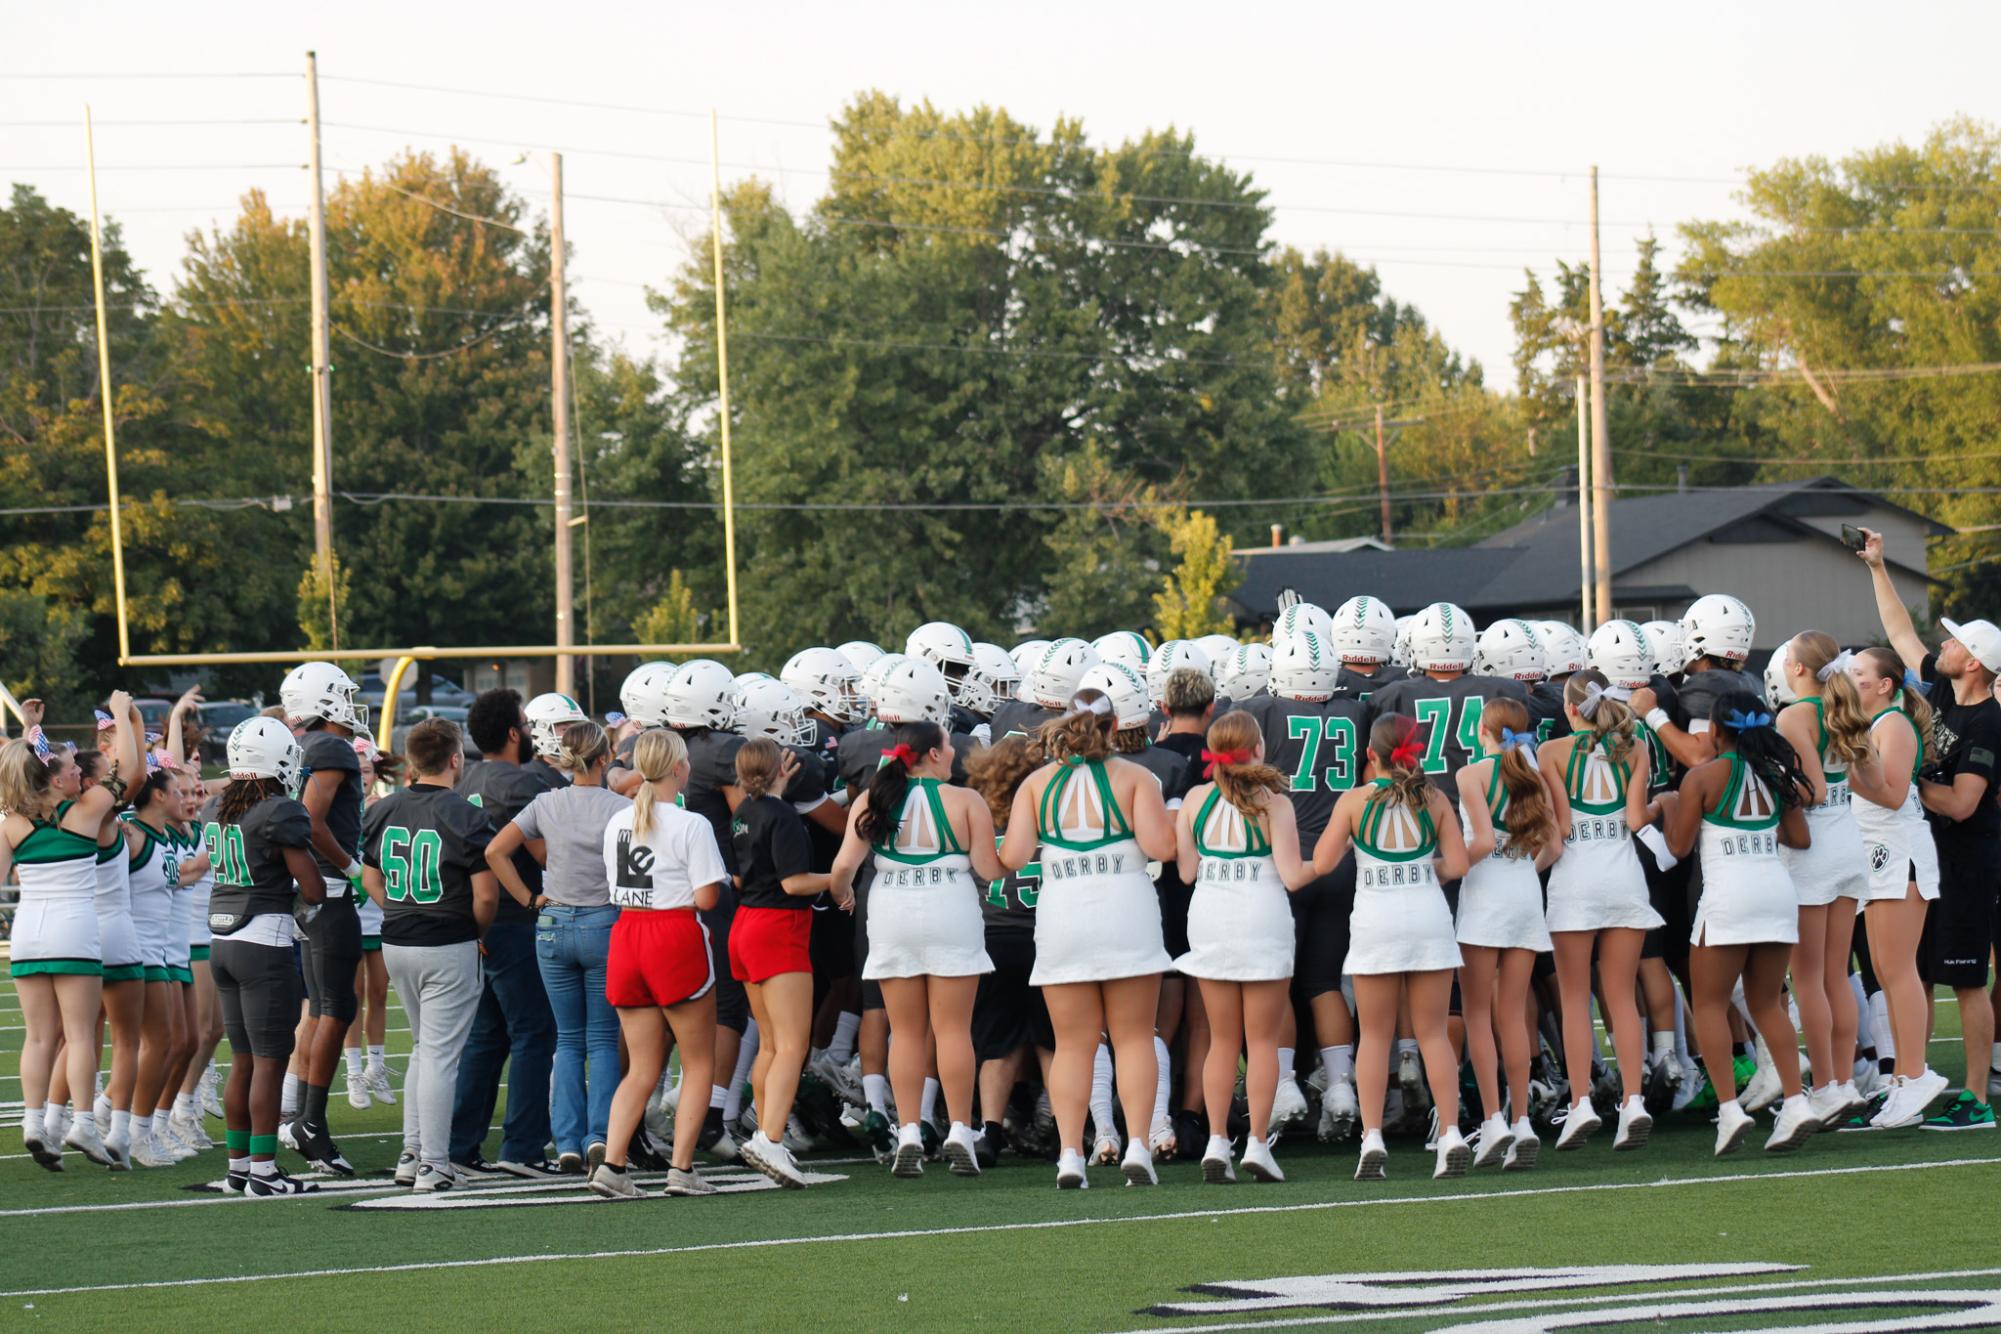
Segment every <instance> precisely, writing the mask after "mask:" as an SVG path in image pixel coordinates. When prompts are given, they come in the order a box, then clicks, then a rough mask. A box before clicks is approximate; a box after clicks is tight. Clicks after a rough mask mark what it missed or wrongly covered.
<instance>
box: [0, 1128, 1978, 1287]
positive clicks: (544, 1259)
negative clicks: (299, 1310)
mask: <svg viewBox="0 0 2001 1334" xmlns="http://www.w3.org/2000/svg"><path fill="white" fill-rule="evenodd" d="M1997 1162H2001V1158H1991V1157H1990V1158H1948V1159H1941V1160H1940V1161H1938V1162H1933V1163H1898V1164H1882V1165H1875V1166H1858V1167H1821V1168H1811V1169H1806V1170H1801V1171H1792V1172H1735V1173H1730V1174H1727V1175H1722V1176H1706V1177H1678V1178H1677V1177H1669V1178H1664V1179H1662V1180H1659V1181H1629V1182H1600V1183H1596V1184H1591V1185H1576V1186H1544V1187H1539V1188H1529V1189H1525V1190H1490V1191H1476V1192H1472V1193H1469V1194H1464V1195H1404V1196H1394V1197H1390V1198H1387V1199H1379V1200H1320V1201H1315V1202H1313V1203H1308V1204H1272V1205H1253V1206H1248V1207H1245V1208H1241V1209H1191V1210H1188V1211H1186V1212H1182V1213H1162V1214H1133V1215H1130V1216H1128V1217H1125V1218H1056V1219H1044V1220H1041V1221H1037V1222H1024V1223H988V1224H981V1225H979V1226H969V1227H935V1228H908V1229H904V1230H902V1231H889V1232H841V1233H829V1234H826V1235H824V1236H805V1237H768V1238H763V1239H751V1240H746V1241H714V1242H703V1243H698V1244H695V1245H689V1246H652V1247H641V1248H634V1249H630V1250H611V1251H579V1252H564V1251H544V1252H541V1253H539V1254H533V1255H497V1256H490V1257H487V1258H484V1259H473V1260H432V1261H423V1262H418V1263H411V1264H399V1265H357V1266H353V1267H350V1268H326V1269H293V1270H284V1271H279V1272H274V1273H267V1274H225V1275H220V1276H217V1277H213V1278H173V1279H152V1280H148V1281H144V1282H136V1283H97V1284H86V1285H81V1286H77V1287H63V1288H17V1289H13V1290H11V1291H5V1292H0V1299H7V1298H13V1297H55V1296H64V1295H71V1294H76V1293H85V1292H135V1291H146V1290H151V1289H156V1288H199V1287H209V1286H212V1285H215V1284H227V1283H262V1282H266V1281H268V1280H272V1279H301V1278H345V1277H348V1276H349V1275H353V1274H414V1273H429V1272H432V1271H435V1270H443V1269H484V1268H492V1267H497V1266H503V1265H528V1264H545V1263H548V1262H550V1261H558V1262H567V1261H576V1260H625V1259H648V1258H652V1257H656V1256H663V1255H697V1254H701V1253H703V1252H708V1251H736V1250H763V1249H767V1248H771V1247H778V1246H814V1245H820V1244H822V1243H826V1242H858V1241H906V1240H910V1239H912V1238H920V1237H957V1236H969V1235H976V1234H984V1233H993V1232H1040V1231H1048V1230H1051V1229H1057V1228H1075V1227H1100V1226H1117V1225H1121V1224H1130V1223H1178V1222H1195V1221H1199V1220H1202V1219H1214V1218H1233V1217H1246V1216H1254V1215H1262V1214H1271V1215H1277V1214H1301V1213H1322V1212H1325V1211H1327V1210H1331V1209H1373V1208H1379V1207H1382V1206H1386V1205H1411V1204H1416V1205H1425V1204H1463V1203H1467V1202H1469V1201H1477V1200H1511V1199H1520V1198H1522V1197H1523V1196H1533V1195H1581V1194H1590V1193H1596V1192H1601V1191H1626V1190H1657V1189H1661V1188H1663V1187H1668V1188H1673V1187H1680V1186H1719V1185H1731V1184H1737V1183H1742V1182H1746V1181H1776V1180H1785V1179H1800V1178H1809V1177H1835V1176H1860V1175H1865V1174H1873V1173H1879V1172H1924V1171H1936V1170H1938V1169H1941V1168H1954V1167H1984V1168H1992V1167H1994V1166H1995V1164H1996V1163H1997ZM292 1198H294V1199H308V1200H309V1199H311V1198H312V1197H311V1196H309V1195H308V1196H294V1197H292ZM230 1202H232V1203H240V1201H230ZM184 1203H186V1202H184V1201H172V1202H169V1203H168V1205H167V1206H166V1207H175V1206H177V1205H180V1204H184ZM258 1203H260V1204H267V1205H268V1203H269V1202H268V1201H259V1202H258ZM125 1207H127V1206H124V1205H110V1206H102V1205H99V1206H69V1207H63V1206H59V1207H57V1208H52V1209H8V1210H0V1218H7V1217H16V1216H32V1215H35V1214H54V1213H76V1212H88V1211H94V1210H96V1209H103V1208H113V1209H122V1208H125Z"/></svg>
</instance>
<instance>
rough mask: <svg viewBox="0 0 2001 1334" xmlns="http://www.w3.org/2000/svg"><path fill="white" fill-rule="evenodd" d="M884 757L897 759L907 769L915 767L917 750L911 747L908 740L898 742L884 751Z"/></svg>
mask: <svg viewBox="0 0 2001 1334" xmlns="http://www.w3.org/2000/svg"><path fill="white" fill-rule="evenodd" d="M882 757H883V758H884V759H885V760H895V761H896V762H897V763H898V764H900V765H902V766H903V767H904V768H906V769H910V768H915V767H916V765H917V752H916V751H914V750H912V749H911V748H910V745H909V743H908V742H903V741H899V742H897V743H896V744H895V745H893V746H891V747H890V748H889V749H888V750H886V751H884V752H883V756H882Z"/></svg>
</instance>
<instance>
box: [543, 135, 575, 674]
mask: <svg viewBox="0 0 2001 1334" xmlns="http://www.w3.org/2000/svg"><path fill="white" fill-rule="evenodd" d="M550 158H551V161H552V162H553V163H554V171H555V175H554V180H553V185H554V187H555V188H554V192H553V193H552V195H551V196H550V197H551V198H552V199H553V200H554V202H553V203H552V204H551V205H550V209H549V249H550V262H549V337H550V339H551V343H552V346H551V348H550V355H549V378H550V390H551V392H552V393H553V394H554V395H555V400H556V401H555V412H554V414H553V416H554V420H555V428H556V431H555V434H556V647H557V648H559V649H562V650H563V652H561V653H558V654H557V655H556V691H557V693H559V694H563V695H572V696H573V695H575V694H576V685H577V679H576V673H577V659H576V656H575V655H574V654H572V653H570V652H569V649H571V648H572V647H573V646H574V645H575V644H576V642H577V639H576V617H575V615H574V610H575V609H574V607H573V605H572V602H571V597H572V593H571V588H570V533H571V527H570V317H569V293H568V289H567V288H566V287H565V285H564V277H563V155H562V154H561V153H553V154H551V155H550Z"/></svg>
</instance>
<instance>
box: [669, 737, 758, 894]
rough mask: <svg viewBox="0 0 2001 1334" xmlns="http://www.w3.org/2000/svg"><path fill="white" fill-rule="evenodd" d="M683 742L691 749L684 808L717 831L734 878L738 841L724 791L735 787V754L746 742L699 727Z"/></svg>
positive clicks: (717, 841) (683, 801) (683, 798)
mask: <svg viewBox="0 0 2001 1334" xmlns="http://www.w3.org/2000/svg"><path fill="white" fill-rule="evenodd" d="M681 740H682V741H684V742H686V743H687V746H688V786H687V787H686V788H684V789H683V790H682V792H681V804H682V805H683V806H685V807H687V808H688V810H690V811H692V812H693V813H694V814H696V815H699V816H701V817H702V818H703V819H704V820H707V821H708V822H709V827H710V828H711V829H713V830H715V831H716V846H717V847H718V848H720V849H721V850H722V854H723V864H724V865H725V866H727V867H729V870H730V874H732V875H735V874H736V870H737V866H736V840H734V839H733V838H731V837H730V803H729V798H727V797H725V796H724V795H723V789H724V788H726V787H735V786H736V753H737V752H738V751H740V750H742V749H743V746H744V739H743V738H742V737H740V736H738V735H737V734H736V733H734V732H718V731H716V730H714V729H713V728H707V727H699V728H695V729H693V730H692V731H687V732H683V733H681Z"/></svg>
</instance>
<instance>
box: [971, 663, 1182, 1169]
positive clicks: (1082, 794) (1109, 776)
mask: <svg viewBox="0 0 2001 1334" xmlns="http://www.w3.org/2000/svg"><path fill="white" fill-rule="evenodd" d="M1117 722H1118V719H1117V718H1116V717H1115V716H1114V711H1113V708H1112V702H1111V700H1110V698H1108V697H1107V696H1106V695H1105V694H1104V693H1103V692H1101V691H1097V690H1079V691H1077V692H1076V693H1075V694H1074V695H1072V696H1071V697H1070V708H1069V711H1068V712H1067V713H1064V714H1063V715H1061V716H1060V717H1058V718H1055V719H1053V720H1051V721H1049V722H1047V723H1044V724H1043V725H1042V727H1041V729H1040V732H1039V736H1040V739H1041V744H1042V751H1043V754H1044V755H1046V756H1047V757H1048V758H1049V761H1050V762H1049V763H1047V764H1044V765H1043V766H1042V767H1041V768H1040V769H1037V770H1036V771H1035V772H1034V773H1033V774H1030V775H1029V777H1028V781H1027V782H1025V783H1023V784H1022V785H1021V789H1020V791H1018V792H1017V793H1015V798H1014V808H1013V810H1012V811H1011V812H1010V813H1009V817H1008V826H1007V837H1006V839H1005V840H1004V841H1003V842H1002V844H1001V849H1000V859H1001V862H1002V863H1003V865H1005V866H1006V867H1007V869H1009V870H1014V871H1018V870H1020V869H1021V868H1022V867H1024V866H1026V865H1028V863H1029V862H1031V861H1036V860H1038V857H1037V852H1038V848H1039V850H1040V853H1041V855H1040V858H1039V860H1040V862H1041V865H1042V893H1041V897H1040V899H1039V900H1038V901H1037V904H1036V911H1035V971H1034V972H1033V973H1032V974H1030V976H1029V981H1030V983H1031V984H1033V985H1035V986H1038V987H1041V988H1042V995H1043V999H1044V1000H1045V1001H1046V1002H1047V1003H1048V1005H1049V1018H1050V1021H1051V1023H1052V1025H1053V1026H1054V1027H1055V1029H1056V1056H1055V1059H1054V1060H1053V1061H1052V1062H1051V1063H1050V1070H1049V1084H1050V1087H1049V1100H1050V1103H1051V1104H1052V1106H1053V1107H1054V1109H1055V1112H1056V1123H1057V1131H1058V1134H1059V1135H1060V1136H1061V1141H1062V1150H1061V1153H1060V1154H1059V1156H1058V1158H1057V1165H1056V1184H1057V1186H1058V1187H1060V1188H1062V1189H1065V1190H1078V1189H1082V1188H1084V1187H1085V1186H1087V1185H1088V1184H1089V1178H1088V1177H1087V1176H1086V1175H1085V1164H1084V1154H1083V1150H1082V1148H1081V1145H1082V1144H1083V1142H1084V1114H1085V1110H1086V1105H1087V1104H1088V1102H1089V1100H1090V1090H1091V1062H1092V1060H1093V1058H1094V1057H1095V1056H1096V1054H1097V1050H1098V1040H1099V1037H1100V1035H1102V1034H1109V1036H1110V1037H1111V1043H1112V1050H1113V1052H1114V1054H1115V1056H1116V1059H1117V1069H1118V1085H1119V1095H1120V1096H1119V1101H1120V1102H1121V1103H1122V1104H1123V1105H1124V1108H1125V1115H1126V1154H1125V1158H1124V1160H1123V1161H1122V1162H1121V1164H1120V1170H1121V1171H1123V1172H1124V1173H1125V1178H1126V1183H1127V1184H1128V1185H1133V1186H1151V1185H1155V1184H1157V1183H1158V1181H1159V1177H1158V1176H1157V1175H1156V1174H1155V1173H1154V1168H1153V1154H1152V1152H1151V1150H1150V1149H1149V1148H1148V1147H1147V1139H1146V1127H1147V1121H1148V1118H1149V1117H1150V1116H1151V1113H1152V1111H1153V1104H1154V1099H1155V1096H1156V1093H1157V1083H1156V1080H1157V1077H1158V1073H1159V1071H1158V1063H1157V1060H1156V1058H1155V1055H1154V1047H1153V1036H1154V1034H1153V1024H1154V1015H1155V1012H1156V1010H1157V1008H1158V1006H1159V1003H1160V975H1161V974H1162V973H1163V972H1165V971H1167V969H1168V967H1169V966H1170V965H1171V963H1172V961H1171V960H1170V959H1169V958H1168V955H1167V949H1166V947H1165V946H1164V945H1163V944H1162V938H1161V927H1160V900H1159V898H1158V897H1157V896H1156V895H1155V894H1154V889H1153V880H1152V878H1151V877H1150V876H1149V875H1148V874H1147V863H1148V861H1167V860H1169V859H1171V858H1172V857H1173V856H1174V853H1175V846H1174V825H1173V823H1172V822H1171V821H1170V820H1169V818H1168V814H1167V807H1166V805H1165V803H1164V802H1163V801H1162V800H1161V796H1160V784H1159V783H1158V782H1156V781H1155V780H1154V777H1153V775H1152V774H1151V773H1149V772H1147V771H1146V770H1144V769H1142V768H1140V767H1139V766H1138V765H1136V764H1132V763H1130V762H1128V761H1126V760H1121V759H1117V758H1115V757H1114V755H1113V742H1112V735H1113V732H1114V731H1115V730H1116V727H1117Z"/></svg>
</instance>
